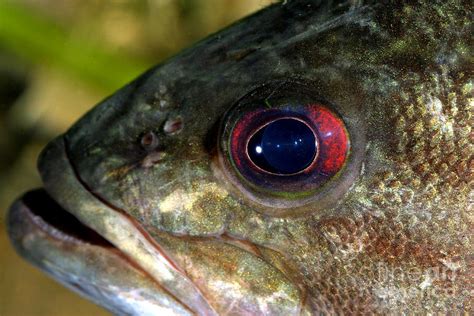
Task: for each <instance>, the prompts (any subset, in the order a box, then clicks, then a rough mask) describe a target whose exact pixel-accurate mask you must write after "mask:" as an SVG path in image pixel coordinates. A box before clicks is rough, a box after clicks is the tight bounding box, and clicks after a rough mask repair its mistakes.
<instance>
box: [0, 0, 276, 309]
mask: <svg viewBox="0 0 474 316" xmlns="http://www.w3.org/2000/svg"><path fill="white" fill-rule="evenodd" d="M271 2H272V0H0V315H1V316H9V315H71V316H72V315H106V314H107V313H105V312H104V311H102V310H101V309H100V308H98V307H96V306H94V305H93V304H92V303H89V302H87V301H85V300H83V299H81V298H80V297H79V296H77V295H76V294H73V293H72V292H70V291H69V290H67V289H65V288H63V287H62V286H61V285H59V284H57V283H55V282H54V281H52V280H50V279H49V278H48V277H46V276H45V275H44V274H42V273H40V272H39V271H37V270H36V269H35V268H33V267H32V266H30V265H28V264H27V263H25V262H23V261H22V260H21V259H20V258H19V257H18V256H17V255H16V254H15V253H14V252H13V249H12V248H11V246H10V245H9V242H8V238H7V236H6V233H5V215H6V211H7V209H8V206H9V205H10V204H11V202H12V201H13V200H14V199H15V198H16V197H17V196H18V195H20V194H21V193H22V192H24V191H25V190H27V189H30V188H33V187H37V186H39V185H40V181H39V177H38V174H37V172H36V167H35V164H36V158H37V156H38V153H39V151H40V150H41V148H42V147H43V146H44V145H45V143H46V142H47V141H48V140H50V139H51V138H53V137H54V136H55V135H58V134H60V133H62V132H64V131H65V130H66V129H67V128H68V127H69V126H70V125H71V124H72V123H73V122H74V121H75V120H76V119H78V118H79V117H80V116H81V115H82V114H84V112H86V111H87V110H88V109H89V108H91V107H92V106H93V105H94V104H96V103H97V102H99V101H100V100H101V99H103V98H104V97H106V96H107V95H109V94H111V93H113V92H114V91H115V90H116V89H118V88H119V87H120V86H122V85H123V84H125V83H127V82H128V81H130V80H132V79H133V78H134V77H136V76H137V75H139V74H140V73H141V72H143V71H144V70H146V69H147V68H149V67H151V66H152V65H154V64H156V63H158V62H160V61H161V60H163V59H165V58H167V57H169V56H171V55H173V54H174V53H176V52H178V51H179V50H180V49H182V48H183V47H186V46H189V45H191V44H192V43H193V42H195V41H197V40H199V39H201V38H202V37H204V36H206V35H208V34H209V33H212V32H215V31H217V30H219V29H220V28H222V27H224V26H226V25H228V24H230V23H232V22H233V21H235V20H237V19H239V18H240V17H242V16H245V15H247V14H249V13H251V12H253V11H256V10H258V9H261V8H262V7H264V6H266V5H268V4H269V3H271Z"/></svg>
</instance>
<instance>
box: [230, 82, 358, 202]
mask: <svg viewBox="0 0 474 316" xmlns="http://www.w3.org/2000/svg"><path fill="white" fill-rule="evenodd" d="M350 148H351V146H350V139H349V134H348V132H347V129H346V126H345V123H344V121H343V119H342V118H341V117H340V115H338V114H337V113H336V111H335V110H334V107H333V106H331V105H330V104H329V103H328V102H325V101H324V100H322V99H321V98H319V97H318V96H316V95H314V94H312V93H309V92H308V89H306V88H305V87H298V86H296V87H295V86H294V85H292V86H290V89H289V90H288V91H285V90H284V89H278V88H276V89H273V88H271V87H264V88H263V89H261V91H256V92H253V93H251V94H250V95H247V96H245V97H243V98H242V99H241V100H239V101H238V102H237V103H236V104H235V105H234V106H233V107H232V108H231V109H230V110H229V111H228V113H227V114H226V117H225V120H224V124H223V127H222V130H221V152H222V155H221V156H222V159H223V160H224V164H225V166H226V167H227V169H228V173H230V174H231V176H232V177H233V178H234V182H237V186H238V187H239V188H241V189H243V190H244V191H246V192H250V193H251V196H264V197H266V198H270V199H272V198H273V199H277V200H279V201H280V202H281V200H287V201H295V200H296V201H297V200H299V199H303V200H304V199H305V198H307V197H310V196H311V195H313V194H314V193H315V192H317V191H318V190H320V189H321V188H323V187H324V186H325V185H326V183H328V182H330V181H332V180H334V179H336V178H337V177H338V175H339V173H341V172H342V171H343V169H344V166H345V165H346V162H347V159H348V157H349V155H350Z"/></svg>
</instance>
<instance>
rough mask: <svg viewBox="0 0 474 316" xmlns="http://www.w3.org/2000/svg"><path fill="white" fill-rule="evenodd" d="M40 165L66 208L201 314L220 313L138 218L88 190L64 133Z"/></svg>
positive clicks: (45, 179)
mask: <svg viewBox="0 0 474 316" xmlns="http://www.w3.org/2000/svg"><path fill="white" fill-rule="evenodd" d="M38 168H39V170H40V174H41V177H42V180H43V183H44V187H45V190H46V191H47V192H48V194H49V195H50V196H51V197H52V198H53V199H54V200H55V201H56V202H57V203H58V204H59V205H61V207H62V208H64V209H65V210H67V211H68V212H69V213H71V214H72V215H73V216H74V217H76V218H77V219H78V220H79V221H80V222H81V223H83V224H84V225H86V226H87V227H89V228H90V229H92V230H93V231H95V232H97V233H98V234H99V235H101V236H102V237H103V238H104V239H106V240H107V241H108V242H110V243H111V244H112V245H114V246H115V247H116V248H117V249H118V250H119V251H121V252H122V253H123V254H124V255H125V256H126V257H128V258H129V259H130V260H131V261H133V262H134V263H136V264H137V265H138V266H139V267H140V268H141V269H143V270H144V271H146V273H147V274H148V275H149V276H150V277H151V278H153V279H154V280H155V281H156V282H158V283H159V285H160V286H162V287H163V288H164V289H166V290H167V291H168V292H169V293H170V294H171V295H173V296H174V297H175V298H177V299H178V300H179V301H180V302H181V303H182V304H183V305H184V306H185V307H186V308H189V309H190V310H192V311H193V312H196V313H198V314H200V315H216V314H217V313H216V312H215V310H214V309H213V308H212V306H211V305H210V304H209V302H207V300H206V299H205V297H204V296H203V294H202V293H201V291H200V290H199V289H198V288H197V287H196V286H195V285H194V284H193V282H192V281H191V280H190V279H189V278H188V277H187V276H186V274H185V273H184V271H183V270H182V269H181V268H180V267H178V266H177V265H176V264H175V263H174V261H173V260H172V259H171V258H170V257H169V256H168V255H167V254H166V253H165V251H164V250H163V249H162V247H161V246H160V245H159V244H158V243H157V242H156V241H154V240H153V238H152V237H150V236H149V234H148V233H147V232H146V231H145V229H144V228H143V227H142V226H141V225H140V224H139V223H138V222H137V221H136V220H134V219H133V218H131V216H129V215H128V214H126V212H124V211H122V210H120V209H118V208H116V207H114V206H113V205H111V204H110V203H107V201H105V200H104V199H102V198H100V197H98V196H97V195H95V194H94V193H92V192H91V191H89V190H88V188H87V187H86V186H85V185H84V183H83V182H82V181H81V180H80V178H78V177H77V173H76V171H75V170H74V167H73V166H72V164H71V163H70V161H69V159H68V156H67V152H66V144H65V140H64V138H63V137H58V138H56V139H55V140H53V141H52V142H50V143H49V144H48V146H47V147H46V148H45V149H44V150H43V152H42V154H41V156H40V158H39V160H38Z"/></svg>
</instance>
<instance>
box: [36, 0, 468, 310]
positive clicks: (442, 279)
mask: <svg viewBox="0 0 474 316" xmlns="http://www.w3.org/2000/svg"><path fill="white" fill-rule="evenodd" d="M471 10H472V7H471V3H470V2H468V1H454V0H453V1H422V0H420V1H412V2H409V3H408V2H407V3H403V4H402V2H400V1H393V2H392V1H380V2H379V3H378V2H377V1H373V2H372V1H347V2H344V1H326V2H321V1H288V2H287V3H285V4H276V5H273V6H271V7H269V8H267V9H265V10H263V11H261V12H259V13H257V14H255V15H253V16H251V17H249V18H247V19H245V20H243V21H242V22H239V23H237V24H235V25H233V26H231V27H229V28H228V29H226V30H224V31H222V32H220V33H217V34H215V35H213V36H211V37H209V38H208V39H206V40H204V41H202V42H200V43H198V44H197V45H195V46H194V47H192V48H191V49H189V50H186V51H184V52H183V53H181V54H179V55H178V56H176V57H174V58H172V59H170V60H169V61H167V62H165V63H164V64H162V65H159V66H157V67H156V68H154V69H152V70H150V71H148V72H147V73H146V74H144V75H143V76H141V77H140V78H138V79H137V80H136V81H134V82H133V83H131V84H130V85H128V86H126V87H125V88H123V89H122V90H120V91H119V92H117V93H116V94H115V95H113V96H112V97H111V98H109V99H107V100H105V101H104V102H103V103H102V104H100V105H98V106H97V107H96V108H95V109H94V110H92V111H91V112H90V113H88V114H87V115H86V116H85V117H84V118H83V119H81V120H80V121H79V122H78V123H76V124H75V125H74V126H73V127H72V128H71V129H70V130H69V131H68V132H67V133H66V135H65V136H64V141H65V144H66V145H65V146H66V152H67V156H68V159H69V161H70V163H71V165H72V166H73V168H74V169H75V172H76V174H77V175H78V176H79V178H80V179H81V182H82V183H83V184H84V185H85V186H86V187H87V189H88V190H90V191H91V192H93V194H94V195H95V197H96V198H97V199H100V200H101V201H102V202H104V203H106V204H107V205H108V206H110V207H113V210H114V212H117V214H118V213H120V214H128V215H129V216H130V217H129V218H130V219H131V220H133V221H136V223H137V224H139V225H141V226H142V227H143V228H144V229H145V230H146V232H147V233H148V234H149V235H150V236H151V237H152V238H154V239H155V240H156V241H157V242H158V243H159V244H160V245H161V246H162V247H163V248H164V250H165V251H166V252H167V253H168V254H169V255H170V257H171V258H173V260H174V261H175V262H176V264H177V265H178V266H180V267H181V268H182V269H183V270H184V271H185V274H186V275H187V276H188V277H189V279H190V280H192V281H193V283H194V284H196V286H197V287H198V288H199V289H200V291H201V292H202V293H204V294H203V296H204V297H205V298H206V300H207V301H208V302H209V305H210V306H212V308H213V309H214V310H215V311H216V312H217V313H227V312H229V313H231V314H235V313H237V314H239V313H245V312H249V311H250V312H259V313H277V312H278V311H280V312H281V313H282V314H284V312H282V311H284V310H285V309H283V308H288V309H287V310H285V311H293V312H296V313H297V312H298V310H299V309H300V308H301V312H302V313H316V312H329V313H342V312H377V313H385V312H393V313H399V312H420V313H425V312H447V311H454V310H456V311H466V312H469V311H471V312H472V306H471V304H472V296H471V295H472V293H471V292H470V291H472V284H470V282H472V276H473V271H472V264H473V262H472V260H473V259H472V258H473V257H472V256H473V251H472V249H473V245H472V237H473V236H472V228H473V227H472V224H473V214H472V184H473V181H472V180H473V176H472V171H473V170H472V169H473V165H472V164H473V160H472V158H473V152H474V149H473V148H474V147H473V146H474V145H473V138H472V131H471V128H472V125H473V108H472V99H471V98H472V96H471V93H472V83H471V77H470V76H471V72H472V66H471V62H472V58H471V55H470V47H469V41H470V34H469V31H470V26H471V25H470V16H469V15H470V13H471ZM297 81H298V82H304V83H305V84H306V85H308V86H309V87H310V89H312V90H313V91H314V92H315V94H317V95H318V96H320V97H321V99H323V100H325V101H326V103H327V104H328V106H330V107H331V109H332V110H333V111H335V112H337V113H339V114H340V115H341V117H342V118H343V120H344V122H345V124H346V127H347V130H348V133H349V136H350V140H351V154H350V156H349V158H348V163H347V165H346V167H345V168H344V169H343V170H342V171H341V172H340V174H339V175H338V176H337V177H335V178H334V179H333V180H332V181H331V182H329V183H328V184H326V185H325V186H324V187H322V188H321V189H320V190H319V191H318V192H316V193H315V195H314V196H312V197H311V198H309V199H306V200H304V201H303V202H301V201H298V200H294V199H293V200H291V201H284V198H283V200H282V199H279V200H278V201H275V200H272V199H271V198H268V199H267V198H266V197H265V196H262V195H258V196H254V195H253V194H252V192H249V190H248V188H247V189H243V188H242V187H241V185H240V184H239V177H238V176H236V175H235V171H234V170H232V167H231V165H230V164H229V163H228V161H227V159H228V158H227V155H226V140H225V139H220V137H219V133H218V130H219V126H220V128H221V130H223V129H225V128H226V121H225V113H226V111H228V110H229V109H231V108H232V107H233V106H234V105H235V104H236V102H237V101H238V100H239V99H240V98H242V97H243V96H245V95H247V94H248V93H249V92H250V91H252V90H253V89H255V88H258V87H261V86H262V85H265V84H268V83H270V82H285V83H286V84H287V85H288V86H291V87H294V86H293V84H294V82H297ZM285 87H286V86H285V85H282V89H285ZM178 117H179V118H181V119H182V122H183V128H182V130H180V131H179V132H177V133H171V134H170V133H166V132H165V131H163V127H164V125H165V124H166V121H169V120H171V121H172V120H174V119H176V118H178ZM148 131H153V132H155V133H156V135H157V136H158V143H159V146H158V147H157V148H156V150H154V151H153V153H150V152H148V151H146V150H144V149H143V148H142V146H141V145H140V137H141V135H143V134H144V133H146V132H148ZM52 146H53V145H52ZM58 150H59V151H60V149H58ZM158 151H159V152H160V154H159V159H151V160H152V161H153V163H150V158H149V157H150V155H156V152H158ZM147 157H148V158H147ZM153 157H155V156H153ZM54 159H59V158H53V155H52V154H48V150H46V154H44V156H43V159H42V161H41V165H40V169H41V171H42V174H43V177H44V180H45V186H46V188H47V189H48V190H49V191H50V193H51V194H52V195H53V197H55V198H56V199H58V200H59V201H60V203H61V204H63V206H65V207H66V206H67V207H66V208H67V209H68V210H69V211H71V212H72V213H73V214H75V215H76V216H78V217H79V218H80V219H81V220H82V221H83V222H85V223H86V224H87V225H88V226H91V227H94V229H96V230H97V231H98V232H99V233H101V234H102V235H104V236H105V237H106V238H108V231H109V230H112V229H113V228H111V227H110V225H112V226H113V221H112V222H110V221H109V222H107V225H106V224H103V223H105V221H102V220H101V217H100V215H98V213H95V212H92V211H90V210H87V209H86V208H82V209H81V208H79V209H72V208H70V207H69V206H70V205H79V204H80V200H79V198H76V199H78V200H77V201H76V202H68V201H66V200H67V199H71V200H74V199H75V198H74V197H71V195H74V194H69V195H68V198H64V194H63V193H64V191H65V190H68V189H67V187H68V186H67V185H66V183H67V181H66V180H65V181H64V183H61V182H60V181H58V180H57V179H56V178H55V177H54V176H52V175H51V174H54V172H55V171H57V169H55V163H56V162H55V160H54ZM61 159H63V158H61ZM64 159H65V158H64ZM68 181H72V180H68ZM59 186H62V187H65V188H61V189H59V188H58V187H59ZM276 189H278V188H276ZM71 190H72V189H71ZM72 191H74V190H72ZM272 203H274V204H272ZM272 205H274V206H272ZM98 223H99V224H98ZM100 223H102V224H100ZM108 239H109V238H108ZM236 240H244V241H245V243H243V242H237V241H236ZM112 242H113V243H114V244H115V246H117V247H118V248H119V249H121V244H120V242H119V240H118V239H115V240H112ZM134 258H135V262H136V263H137V264H138V265H141V264H140V260H139V258H140V256H139V255H137V256H136V257H134ZM235 267H239V268H238V269H236V268H235ZM145 270H146V269H145ZM210 280H220V281H221V282H223V283H211V281H210ZM470 280H471V281H470ZM225 282H228V283H229V284H233V283H235V282H237V283H239V282H240V284H241V285H242V284H243V285H244V286H243V287H244V288H246V291H247V292H245V291H244V290H243V289H241V290H240V291H241V293H245V295H244V296H245V297H246V299H247V300H248V301H249V302H250V303H246V304H247V305H245V304H239V302H240V301H243V300H244V299H243V298H242V297H239V296H234V297H232V295H234V292H232V291H230V290H229V292H228V293H227V295H225V294H224V292H225V291H226V290H225V289H226V286H225ZM217 284H219V285H217ZM247 285H248V286H247ZM237 292H239V291H237ZM273 292H278V293H285V295H282V299H281V301H278V302H277V303H275V304H274V305H271V304H270V305H271V307H268V308H262V307H261V306H260V307H258V308H257V307H255V306H257V305H258V304H257V303H256V302H253V303H252V302H251V296H252V295H255V296H259V295H260V297H263V298H268V297H269V296H270V295H271V293H273ZM229 293H230V294H229ZM175 295H177V294H176V293H175ZM177 296H179V295H177ZM179 299H180V300H181V301H184V302H186V297H179ZM300 302H301V303H302V304H300ZM232 304H235V308H234V307H233V306H234V305H232ZM252 304H254V305H252ZM292 304H293V305H294V304H296V305H294V306H293V305H292ZM272 306H273V307H272ZM279 307H281V308H282V309H279ZM191 309H192V308H191Z"/></svg>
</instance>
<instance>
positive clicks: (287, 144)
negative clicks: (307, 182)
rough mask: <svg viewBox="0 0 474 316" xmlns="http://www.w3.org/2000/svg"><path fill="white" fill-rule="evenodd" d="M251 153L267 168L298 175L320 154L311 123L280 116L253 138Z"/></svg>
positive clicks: (277, 172) (248, 150)
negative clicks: (307, 123)
mask: <svg viewBox="0 0 474 316" xmlns="http://www.w3.org/2000/svg"><path fill="white" fill-rule="evenodd" d="M247 152H248V155H249V158H250V159H251V160H252V162H253V163H254V164H255V165H256V166H257V167H259V168H261V169H263V170H264V171H267V172H270V173H276V174H281V175H289V174H294V173H298V172H300V171H302V170H304V169H306V168H307V167H308V166H309V165H310V164H311V163H312V162H313V160H314V158H315V157H316V153H317V145H316V137H315V135H314V133H313V131H312V130H311V128H310V127H309V126H308V125H306V124H305V123H303V122H301V121H299V120H297V119H293V118H284V119H279V120H276V121H273V122H271V123H270V124H268V125H265V126H264V127H262V128H261V129H260V130H258V131H257V132H256V133H255V134H254V135H253V136H252V137H251V138H250V140H249V142H248V147H247Z"/></svg>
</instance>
